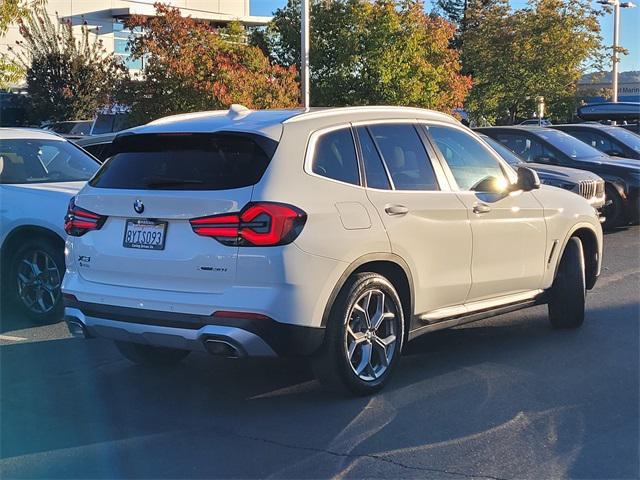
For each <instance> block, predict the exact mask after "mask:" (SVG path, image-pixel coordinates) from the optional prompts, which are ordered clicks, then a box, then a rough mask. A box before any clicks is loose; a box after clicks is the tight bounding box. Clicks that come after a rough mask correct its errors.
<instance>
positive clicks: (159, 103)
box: [119, 4, 299, 122]
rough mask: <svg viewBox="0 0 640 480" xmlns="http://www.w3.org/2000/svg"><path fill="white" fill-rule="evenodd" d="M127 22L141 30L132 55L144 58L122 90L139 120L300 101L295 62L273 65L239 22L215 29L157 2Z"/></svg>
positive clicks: (279, 106) (127, 102) (125, 101)
mask: <svg viewBox="0 0 640 480" xmlns="http://www.w3.org/2000/svg"><path fill="white" fill-rule="evenodd" d="M128 26H129V27H130V28H132V29H138V30H141V31H142V33H141V34H140V35H138V36H136V37H135V38H133V39H132V41H131V52H132V56H133V58H143V59H144V61H145V65H144V69H143V72H142V76H141V79H140V80H133V81H130V82H128V84H127V86H126V88H124V89H122V90H121V92H120V95H119V100H120V102H121V103H124V104H126V105H130V106H131V107H132V115H133V117H134V119H135V121H136V122H147V121H149V120H152V119H155V118H158V117H162V116H165V115H170V114H175V113H184V112H193V111H202V110H216V109H225V108H228V107H229V105H231V104H233V103H241V104H243V105H245V106H247V107H249V108H282V107H292V106H297V105H298V104H299V86H298V83H297V82H296V71H295V67H292V68H283V67H281V66H279V65H273V64H272V63H271V62H270V61H269V58H268V57H267V56H266V55H265V54H264V53H263V52H262V50H261V49H260V48H258V47H256V46H253V45H249V44H247V36H248V35H247V33H246V32H245V31H244V28H243V27H242V26H241V25H240V24H237V23H233V22H232V23H230V24H229V25H228V26H227V27H226V28H225V29H222V30H220V31H217V30H215V29H213V28H212V27H211V26H209V25H208V24H206V23H203V22H198V21H196V20H194V19H192V18H189V17H183V16H181V15H180V11H179V9H177V8H173V7H168V6H166V5H161V4H156V15H155V16H154V17H134V18H132V19H131V20H130V21H129V24H128Z"/></svg>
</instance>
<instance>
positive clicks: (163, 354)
mask: <svg viewBox="0 0 640 480" xmlns="http://www.w3.org/2000/svg"><path fill="white" fill-rule="evenodd" d="M115 344H116V347H117V348H118V351H119V352H120V354H121V355H122V356H123V357H124V358H126V359H127V360H129V361H130V362H133V363H136V364H138V365H143V366H145V367H167V366H171V365H176V364H177V363H180V361H181V360H182V359H184V358H185V357H186V356H187V355H189V353H191V352H189V350H179V349H176V348H167V347H154V346H153V345H142V344H140V343H132V342H115Z"/></svg>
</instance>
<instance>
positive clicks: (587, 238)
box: [553, 225, 602, 290]
mask: <svg viewBox="0 0 640 480" xmlns="http://www.w3.org/2000/svg"><path fill="white" fill-rule="evenodd" d="M572 237H576V238H578V239H579V240H580V242H581V243H582V249H583V252H584V266H585V284H586V287H587V290H591V289H592V288H593V287H594V286H595V284H596V281H597V280H598V276H599V275H600V264H601V260H602V259H601V258H600V257H601V250H600V246H599V244H598V235H597V233H596V232H595V230H594V229H593V228H591V227H590V226H587V225H578V226H576V227H574V228H573V230H571V231H570V232H569V234H568V235H567V237H566V238H565V240H564V243H563V245H562V250H561V251H560V254H559V255H558V260H557V261H556V265H555V271H554V273H553V278H554V279H555V278H556V275H557V274H558V268H559V267H560V261H561V260H562V257H563V256H564V251H565V249H566V248H567V244H568V243H569V240H570V239H571V238H572Z"/></svg>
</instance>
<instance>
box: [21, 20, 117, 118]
mask: <svg viewBox="0 0 640 480" xmlns="http://www.w3.org/2000/svg"><path fill="white" fill-rule="evenodd" d="M18 24H19V26H20V34H21V35H22V37H23V38H24V40H22V41H20V42H18V43H19V44H18V46H17V47H18V48H16V49H15V58H16V61H17V62H18V63H19V64H20V65H21V66H22V67H23V68H24V70H25V72H26V78H27V93H28V94H29V98H30V103H31V108H30V115H31V121H33V122H41V121H44V120H51V121H61V120H76V119H84V118H92V117H93V116H94V115H95V114H96V112H97V110H98V109H100V108H101V107H103V106H106V105H108V104H109V103H110V102H111V101H112V99H113V92H114V90H115V88H116V85H117V84H118V82H119V81H120V80H121V79H122V78H123V77H124V75H125V72H126V70H125V68H124V67H123V66H122V65H121V64H120V63H119V61H118V60H116V59H115V57H114V56H113V55H112V54H107V52H106V50H105V48H104V46H103V45H102V42H101V41H100V40H98V39H97V37H95V38H94V39H91V38H90V35H89V30H88V27H87V26H86V25H83V26H82V27H81V29H80V35H79V38H76V37H75V36H74V32H73V28H72V26H71V24H70V23H67V22H60V21H55V22H54V21H52V20H51V18H50V17H49V16H48V15H46V14H45V13H33V14H31V15H29V16H28V17H26V18H25V19H19V20H18Z"/></svg>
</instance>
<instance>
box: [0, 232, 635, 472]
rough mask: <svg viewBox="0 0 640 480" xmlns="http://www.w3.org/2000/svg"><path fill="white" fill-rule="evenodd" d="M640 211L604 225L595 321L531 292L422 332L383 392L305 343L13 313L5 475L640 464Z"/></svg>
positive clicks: (6, 317)
mask: <svg viewBox="0 0 640 480" xmlns="http://www.w3.org/2000/svg"><path fill="white" fill-rule="evenodd" d="M639 234H640V227H637V226H636V227H632V228H629V229H626V230H620V231H617V232H615V233H611V234H608V235H606V237H605V258H604V270H603V272H602V276H601V278H600V280H599V283H598V285H597V286H596V288H595V290H594V291H592V292H591V293H590V294H589V296H588V313H587V319H586V322H585V325H584V326H583V328H581V329H579V330H575V331H554V330H552V329H551V328H550V327H549V325H548V321H547V316H546V307H535V308H533V309H528V310H524V311H520V312H516V313H512V314H509V315H505V316H502V317H497V318H493V319H490V320H485V321H482V322H478V323H475V324H471V325H468V326H466V327H464V328H459V329H455V330H449V331H442V332H437V333H434V334H431V335H427V336H423V337H421V338H419V339H418V340H416V341H415V342H413V343H411V344H409V346H408V348H407V351H406V352H405V356H404V357H403V359H402V362H401V364H400V366H399V369H398V371H397V372H396V376H395V378H394V379H393V380H392V381H391V383H390V384H389V385H388V388H386V390H384V391H383V392H382V393H381V394H378V395H375V396H373V397H368V398H341V397H336V396H335V395H332V394H329V393H326V392H324V391H323V390H322V389H321V387H320V385H319V384H318V383H317V382H316V381H315V380H313V377H312V375H311V373H310V370H309V368H308V366H307V365H306V364H305V363H304V362H301V361H296V360H287V361H285V360H273V361H233V360H220V359H215V358H212V357H208V356H205V355H197V354H194V355H191V356H190V357H189V358H188V360H187V361H186V362H184V364H182V365H181V366H179V367H177V368H174V369H171V370H147V369H144V368H142V367H136V366H133V365H131V364H130V363H128V362H127V361H126V360H123V359H122V358H121V357H120V356H119V355H118V353H117V351H116V349H115V348H114V347H113V346H112V345H111V344H110V343H109V342H107V341H104V340H97V339H95V340H88V341H85V340H81V339H73V338H70V337H69V335H68V333H67V331H66V328H65V327H64V326H63V325H62V324H61V323H58V324H55V325H48V326H40V327H29V326H28V325H27V324H26V323H25V322H24V321H23V320H22V319H20V318H16V316H13V315H11V314H8V313H5V314H3V317H2V332H1V334H2V337H0V338H1V339H2V340H1V341H0V361H1V388H2V390H1V396H2V398H1V405H0V411H1V433H2V436H1V440H2V443H1V457H2V460H0V470H1V472H2V477H4V478H14V477H19V478H23V477H38V478H90V477H110V478H114V477H145V478H184V477H210V478H211V477H217V478H231V477H241V478H254V477H276V478H280V477H287V478H317V477H340V478H342V477H358V478H360V477H386V478H399V477H403V478H404V477H418V478H504V479H507V478H552V477H554V478H556V477H574V478H586V477H590V478H638V476H639V474H640V471H639V453H638V445H639V418H640V417H639V414H638V410H639V376H640V375H639V374H640V372H639V348H638V347H639V343H640V340H639V338H640V335H639V333H640V332H639V317H640V298H639V291H640V255H639V252H640V235H639Z"/></svg>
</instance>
